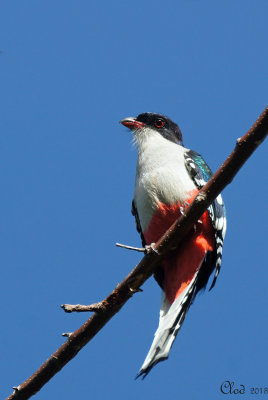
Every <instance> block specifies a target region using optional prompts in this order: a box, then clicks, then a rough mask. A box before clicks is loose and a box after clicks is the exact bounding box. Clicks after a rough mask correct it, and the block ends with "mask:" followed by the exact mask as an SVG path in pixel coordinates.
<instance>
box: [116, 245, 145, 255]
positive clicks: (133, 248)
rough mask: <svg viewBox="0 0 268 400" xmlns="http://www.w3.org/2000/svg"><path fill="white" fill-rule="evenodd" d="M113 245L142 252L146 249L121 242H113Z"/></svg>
mask: <svg viewBox="0 0 268 400" xmlns="http://www.w3.org/2000/svg"><path fill="white" fill-rule="evenodd" d="M115 245H116V246H117V247H122V248H123V249H128V250H135V251H139V252H140V253H144V252H145V251H146V248H145V247H133V246H128V245H126V244H121V243H115Z"/></svg>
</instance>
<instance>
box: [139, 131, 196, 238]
mask: <svg viewBox="0 0 268 400" xmlns="http://www.w3.org/2000/svg"><path fill="white" fill-rule="evenodd" d="M134 142H135V144H136V145H137V148H138V161H137V170H136V182H135V192H134V202H135V204H136V208H137V211H138V214H139V219H140V223H141V227H142V230H143V231H144V230H146V229H147V228H148V225H149V223H150V221H151V218H152V215H153V213H154V212H155V211H156V210H157V208H158V204H159V203H165V204H167V205H169V204H174V203H183V202H184V201H185V199H187V198H188V197H189V192H191V191H193V190H194V189H196V186H195V184H194V182H193V181H192V179H191V178H190V176H189V174H188V172H187V170H186V168H185V159H184V153H185V152H186V151H187V150H188V149H185V148H184V147H183V146H180V145H179V144H177V143H174V142H171V141H170V140H168V139H165V138H164V137H163V136H162V135H161V134H160V133H158V132H157V131H155V130H154V129H151V128H143V129H139V130H136V131H134Z"/></svg>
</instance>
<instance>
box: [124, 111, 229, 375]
mask: <svg viewBox="0 0 268 400" xmlns="http://www.w3.org/2000/svg"><path fill="white" fill-rule="evenodd" d="M121 123H122V124H123V125H124V126H126V127H127V128H129V129H130V130H131V131H132V133H133V136H134V143H135V144H136V146H137V150H138V161H137V171H136V181H135V191H134V199H133V203H132V213H133V215H134V216H135V219H136V226H137V230H138V232H139V233H140V235H141V239H142V242H143V245H150V244H151V243H154V242H157V241H158V239H160V237H161V236H162V235H163V234H164V233H165V232H166V230H167V229H168V228H169V227H170V226H171V225H172V223H173V222H174V221H175V220H176V219H177V218H178V217H179V216H180V215H181V214H183V212H184V210H185V208H186V207H187V206H188V205H189V204H190V203H191V202H192V201H193V199H194V198H195V196H196V194H197V193H198V191H199V190H200V188H202V186H204V185H205V183H206V182H207V181H208V180H209V178H210V177H211V175H212V173H211V170H210V168H209V167H208V166H207V164H206V163H205V161H204V160H203V158H202V157H201V155H200V154H198V153H196V152H195V151H193V150H189V149H187V148H185V147H184V146H183V141H182V133H181V131H180V129H179V127H178V125H177V124H175V123H174V122H173V121H171V120H170V119H169V118H168V117H166V116H164V115H161V114H155V113H148V112H146V113H143V114H140V115H138V116H137V117H136V118H132V117H131V118H125V119H123V120H122V121H121ZM225 231H226V216H225V207H224V204H223V201H222V197H221V195H219V196H218V197H217V198H216V199H215V200H214V202H213V203H212V204H211V205H210V206H209V208H208V209H207V211H206V212H205V213H204V214H203V215H202V217H201V218H200V220H199V221H197V222H196V224H195V226H194V227H193V229H192V230H191V231H190V232H189V234H188V235H187V236H186V237H185V238H184V240H183V242H182V243H181V245H180V247H179V250H178V251H176V252H175V253H173V254H172V255H170V256H169V257H168V258H167V259H165V260H164V261H163V262H162V263H161V266H160V267H159V268H158V270H157V271H156V273H155V279H156V281H157V282H158V283H159V285H160V286H161V288H162V290H163V298H162V304H161V310H160V319H159V326H158V329H157V331H156V332H155V337H154V340H153V343H152V345H151V348H150V350H149V353H148V355H147V357H146V359H145V361H144V363H143V365H142V367H141V369H140V371H139V374H138V376H142V377H143V378H144V377H145V376H146V375H147V374H148V372H149V371H150V370H151V368H152V367H153V366H154V365H155V364H157V363H158V362H159V361H162V360H164V359H166V358H168V355H169V351H170V349H171V346H172V344H173V342H174V339H175V337H176V335H177V333H178V331H179V329H180V327H181V325H182V323H183V321H184V318H185V316H186V313H187V311H188V309H189V307H190V305H191V304H192V302H193V300H194V298H195V296H196V294H197V293H198V292H199V291H200V289H203V288H205V287H206V284H207V282H208V279H209V277H210V275H211V274H212V272H213V271H214V270H215V274H214V279H213V281H212V284H211V288H212V287H213V286H214V285H215V282H216V279H217V276H218V274H219V271H220V266H221V258H222V246H223V240H224V236H225ZM211 288H210V289H211Z"/></svg>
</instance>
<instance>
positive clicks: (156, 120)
mask: <svg viewBox="0 0 268 400" xmlns="http://www.w3.org/2000/svg"><path fill="white" fill-rule="evenodd" d="M121 123H122V124H123V125H125V126H127V127H128V128H129V129H135V130H138V129H142V128H144V127H149V128H151V129H154V130H155V131H157V132H159V133H160V134H161V135H162V136H163V137H164V138H166V139H168V140H170V141H171V142H175V143H178V144H180V145H182V144H183V143H182V133H181V130H180V128H179V127H178V125H177V124H175V122H173V121H171V119H169V118H168V117H166V116H165V115H162V114H155V113H148V112H147V113H142V114H139V115H138V116H137V117H136V118H126V119H123V120H122V121H121Z"/></svg>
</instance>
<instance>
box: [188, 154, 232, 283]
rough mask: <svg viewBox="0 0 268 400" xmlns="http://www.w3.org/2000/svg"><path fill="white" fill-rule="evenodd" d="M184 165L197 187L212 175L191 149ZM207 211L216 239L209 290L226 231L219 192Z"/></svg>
mask: <svg viewBox="0 0 268 400" xmlns="http://www.w3.org/2000/svg"><path fill="white" fill-rule="evenodd" d="M185 166H186V168H187V171H188V173H189V175H190V176H191V178H192V180H193V181H194V182H195V184H196V186H197V188H198V189H201V188H202V187H203V186H205V184H206V183H207V182H208V181H209V179H210V178H211V176H212V172H211V169H210V168H209V166H208V165H207V164H206V162H205V161H204V159H203V158H202V156H201V155H200V154H198V153H196V152H195V151H193V150H188V151H187V152H186V153H185ZM208 212H209V215H210V218H211V221H212V224H213V227H214V229H215V239H216V261H215V266H214V267H213V269H214V268H215V274H214V278H213V281H212V284H211V286H210V290H211V289H212V288H213V287H214V285H215V283H216V279H217V276H218V275H219V272H220V268H221V259H222V248H223V241H224V237H225V233H226V211H225V206H224V203H223V200H222V196H221V195H220V194H219V195H218V197H216V199H215V200H214V201H213V203H212V204H211V205H210V206H209V207H208Z"/></svg>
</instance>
